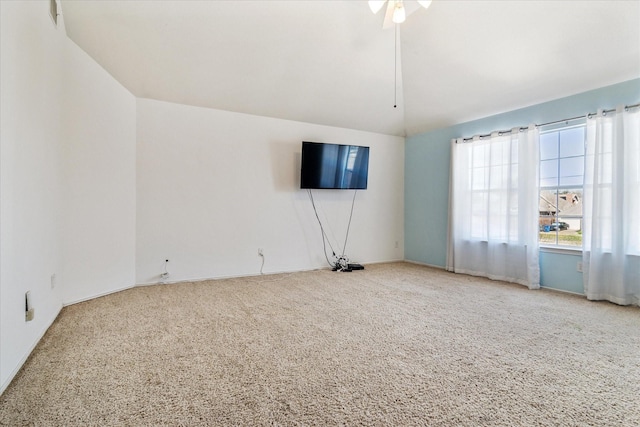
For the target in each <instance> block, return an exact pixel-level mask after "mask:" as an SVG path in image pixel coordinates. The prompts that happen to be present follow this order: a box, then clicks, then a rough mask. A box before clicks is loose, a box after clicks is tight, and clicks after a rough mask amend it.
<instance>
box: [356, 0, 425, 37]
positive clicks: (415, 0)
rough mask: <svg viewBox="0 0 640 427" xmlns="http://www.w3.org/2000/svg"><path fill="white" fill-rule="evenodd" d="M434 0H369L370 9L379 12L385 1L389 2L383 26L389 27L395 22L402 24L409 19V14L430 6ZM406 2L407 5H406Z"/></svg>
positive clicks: (384, 27)
mask: <svg viewBox="0 0 640 427" xmlns="http://www.w3.org/2000/svg"><path fill="white" fill-rule="evenodd" d="M431 1H432V0H406V1H405V0H369V9H371V11H372V12H373V13H376V14H377V13H378V12H380V10H381V9H382V7H383V6H384V4H385V3H387V11H386V12H385V15H384V21H383V23H382V28H383V29H385V30H386V29H387V28H391V27H393V26H394V24H401V23H403V22H404V21H405V19H407V16H409V15H411V14H412V13H413V12H415V11H416V10H418V9H420V6H422V7H423V8H425V9H426V8H428V7H429V6H430V5H431ZM405 3H406V5H405Z"/></svg>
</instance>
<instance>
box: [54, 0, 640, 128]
mask: <svg viewBox="0 0 640 427" xmlns="http://www.w3.org/2000/svg"><path fill="white" fill-rule="evenodd" d="M409 1H410V0H407V2H409ZM62 13H63V15H64V22H65V25H66V29H67V34H68V35H69V37H70V38H71V39H72V40H73V41H74V42H75V43H77V44H78V45H79V46H80V47H81V48H82V49H84V50H85V51H86V52H87V53H88V54H89V55H91V56H92V57H93V58H94V59H95V60H96V61H97V62H98V63H99V64H101V65H102V66H103V67H104V68H105V69H106V70H107V71H108V72H109V73H111V74H112V75H113V76H114V77H115V78H116V79H117V80H118V81H120V82H121V83H122V84H123V85H124V86H125V87H126V88H127V89H128V90H130V91H131V92H132V93H133V94H134V95H135V96H137V97H142V98H152V99H158V100H164V101H170V102H176V103H181V104H187V105H194V106H202V107H210V108H217V109H223V110H229V111H236V112H242V113H248V114H255V115H261V116H268V117H277V118H283V119H290V120H297V121H303V122H310V123H317V124H324V125H330V126H337V127H345V128H352V129H360V130H367V131H372V132H378V133H384V134H390V135H400V136H402V135H414V134H417V133H421V132H424V131H428V130H431V129H435V128H440V127H445V126H450V125H453V124H457V123H462V122H465V121H469V120H473V119H477V118H481V117H486V116H489V115H492V114H497V113H501V112H505V111H510V110H513V109H517V108H521V107H525V106H529V105H533V104H537V103H540V102H544V101H549V100H552V99H557V98H561V97H564V96H568V95H571V94H575V93H579V92H583V91H586V90H590V89H595V88H598V87H602V86H606V85H609V84H614V83H618V82H622V81H626V80H630V79H633V78H638V77H640V1H637V0H630V1H612V0H605V1H594V0H589V1H578V0H574V1H561V0H555V1H549V0H547V1H531V0H527V1H513V0H512V1H503V0H498V1H478V0H475V1H459V0H457V1H453V0H434V1H433V4H432V5H431V7H430V8H429V9H426V10H425V9H420V10H417V11H416V12H415V13H413V14H412V15H411V16H409V17H408V18H407V20H406V22H405V23H403V24H401V26H400V31H399V40H398V43H399V52H398V55H399V61H398V74H397V85H398V86H397V87H398V91H397V105H398V107H397V108H394V107H393V105H394V96H395V95H394V73H395V67H394V35H395V32H394V30H393V29H390V30H383V29H382V19H383V12H380V13H379V14H378V15H374V14H372V13H371V11H370V10H369V8H368V6H367V3H366V1H353V0H347V1H337V0H329V1H322V0H307V1H293V0H289V1H275V0H271V1H264V0H260V1H248V0H236V1H231V0H227V1H214V0H209V1H168V0H165V1H141V0H128V1H122V0H120V1H109V0H102V1H65V0H63V1H62Z"/></svg>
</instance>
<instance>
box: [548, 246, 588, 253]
mask: <svg viewBox="0 0 640 427" xmlns="http://www.w3.org/2000/svg"><path fill="white" fill-rule="evenodd" d="M540 252H549V253H553V254H565V255H582V248H574V247H571V246H542V245H540Z"/></svg>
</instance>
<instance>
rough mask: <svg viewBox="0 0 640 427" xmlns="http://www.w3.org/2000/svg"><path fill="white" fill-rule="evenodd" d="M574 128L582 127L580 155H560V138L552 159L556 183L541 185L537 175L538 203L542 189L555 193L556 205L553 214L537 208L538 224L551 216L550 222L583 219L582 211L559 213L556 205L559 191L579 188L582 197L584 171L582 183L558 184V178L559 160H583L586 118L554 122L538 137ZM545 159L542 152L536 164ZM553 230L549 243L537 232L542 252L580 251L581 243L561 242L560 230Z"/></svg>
mask: <svg viewBox="0 0 640 427" xmlns="http://www.w3.org/2000/svg"><path fill="white" fill-rule="evenodd" d="M576 128H582V129H583V151H582V155H578V156H575V155H573V156H566V157H561V154H560V152H561V148H560V147H561V140H559V141H558V153H557V157H553V159H556V160H557V161H558V166H557V168H558V174H557V175H558V176H557V184H556V185H554V186H549V185H546V186H543V185H542V184H541V181H542V179H543V178H542V176H540V177H539V181H538V203H540V198H541V197H542V192H543V191H552V192H554V193H555V194H556V200H555V205H556V213H555V214H554V215H545V216H543V215H540V210H538V224H540V221H541V219H542V218H553V219H552V224H553V223H555V222H560V220H561V219H562V218H569V219H578V220H580V223H581V224H582V221H583V219H584V212H583V214H582V215H561V214H560V213H559V212H558V210H559V208H558V207H557V206H558V204H559V203H558V194H561V191H563V190H575V189H580V191H581V193H582V196H583V197H584V171H583V175H582V176H583V179H582V183H581V184H579V185H576V184H567V185H560V184H559V180H560V160H561V159H568V158H580V157H582V159H583V162H584V159H585V156H586V141H587V139H586V137H587V120H586V118H579V119H574V120H572V121H571V124H569V121H566V122H562V123H557V124H554V125H553V126H549V127H547V128H546V129H544V130H541V131H540V137H541V138H542V136H543V135H545V134H549V133H554V132H555V133H559V132H562V131H565V130H570V129H576ZM540 149H542V146H541V147H540ZM545 160H550V159H544V160H543V159H542V153H541V154H540V159H539V160H538V166H539V167H540V166H541V164H542V162H543V161H545ZM581 229H582V227H581ZM554 232H555V236H554V237H555V243H549V242H543V241H541V240H540V234H538V246H539V248H540V250H542V251H543V252H555V253H565V254H567V253H571V254H575V253H581V252H582V244H580V245H579V246H573V245H566V244H561V243H560V240H559V232H560V230H558V229H556V230H554ZM538 233H541V231H539V232H538Z"/></svg>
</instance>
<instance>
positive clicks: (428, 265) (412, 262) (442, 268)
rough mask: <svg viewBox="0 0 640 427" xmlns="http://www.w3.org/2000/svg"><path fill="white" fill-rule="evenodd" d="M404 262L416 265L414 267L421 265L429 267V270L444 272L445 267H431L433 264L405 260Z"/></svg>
mask: <svg viewBox="0 0 640 427" xmlns="http://www.w3.org/2000/svg"><path fill="white" fill-rule="evenodd" d="M404 262H407V263H409V264H416V265H422V266H423V267H431V268H437V269H438V270H446V269H447V268H446V267H443V266H441V265H433V264H427V263H424V262H419V261H411V260H408V259H405V260H404Z"/></svg>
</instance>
